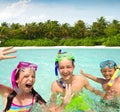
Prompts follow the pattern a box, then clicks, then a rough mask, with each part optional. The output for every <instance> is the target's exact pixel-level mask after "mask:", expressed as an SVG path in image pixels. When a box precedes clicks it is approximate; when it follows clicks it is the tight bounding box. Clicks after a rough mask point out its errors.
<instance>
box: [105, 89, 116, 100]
mask: <svg viewBox="0 0 120 112" xmlns="http://www.w3.org/2000/svg"><path fill="white" fill-rule="evenodd" d="M116 94H117V90H115V89H110V90H109V91H107V93H106V95H105V96H104V98H105V99H107V100H110V99H112V98H113V97H114V96H115V95H116Z"/></svg>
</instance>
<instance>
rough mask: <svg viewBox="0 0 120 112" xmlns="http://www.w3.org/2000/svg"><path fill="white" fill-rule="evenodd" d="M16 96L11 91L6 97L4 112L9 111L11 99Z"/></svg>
mask: <svg viewBox="0 0 120 112" xmlns="http://www.w3.org/2000/svg"><path fill="white" fill-rule="evenodd" d="M16 95H17V93H16V92H15V91H13V92H12V93H11V94H10V95H9V96H8V97H7V104H6V107H5V110H4V112H6V111H7V110H9V108H10V106H11V104H12V100H13V98H14V97H15V96H16Z"/></svg>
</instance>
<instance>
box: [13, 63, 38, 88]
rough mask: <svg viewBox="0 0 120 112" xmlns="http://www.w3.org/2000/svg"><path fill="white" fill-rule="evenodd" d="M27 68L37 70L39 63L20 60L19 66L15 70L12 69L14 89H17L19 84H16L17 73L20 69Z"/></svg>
mask: <svg viewBox="0 0 120 112" xmlns="http://www.w3.org/2000/svg"><path fill="white" fill-rule="evenodd" d="M25 68H30V69H33V70H35V71H36V70H37V65H36V64H33V63H29V62H19V64H18V65H17V68H15V69H14V70H13V71H12V75H11V82H12V87H13V89H15V90H16V89H17V85H16V79H15V78H16V73H17V71H18V70H21V69H25Z"/></svg>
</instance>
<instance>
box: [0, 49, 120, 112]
mask: <svg viewBox="0 0 120 112" xmlns="http://www.w3.org/2000/svg"><path fill="white" fill-rule="evenodd" d="M58 50H59V48H55V47H54V48H40V49H39V48H37V49H30V48H29V49H17V53H16V55H17V58H16V59H10V60H2V61H0V83H1V84H5V85H7V86H11V81H10V76H11V72H12V70H13V69H14V68H15V67H16V65H17V64H18V62H19V61H29V62H32V63H36V64H37V65H38V70H37V72H36V82H35V85H34V88H35V89H36V90H37V91H38V92H39V93H40V94H41V96H42V97H43V98H44V99H45V100H46V101H48V100H49V98H50V93H51V83H52V82H53V81H54V80H56V76H55V74H54V60H55V55H56V53H57V51H58ZM62 51H67V52H70V53H72V54H73V55H74V56H75V71H74V74H77V75H80V74H79V70H80V69H83V70H84V71H85V72H87V73H90V74H93V75H95V76H97V77H102V75H101V73H100V70H99V63H100V62H101V61H103V60H106V59H112V60H114V61H115V62H116V63H117V64H118V65H120V48H76V47H75V48H62ZM89 81H90V84H91V85H92V86H93V87H95V88H98V89H100V90H102V88H101V85H100V84H97V83H95V82H93V81H91V80H89ZM87 93H89V91H87ZM88 95H89V96H90V98H91V99H95V100H96V101H97V96H96V95H95V94H93V93H89V94H88ZM0 111H2V99H1V98H0Z"/></svg>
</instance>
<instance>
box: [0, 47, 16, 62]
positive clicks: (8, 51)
mask: <svg viewBox="0 0 120 112" xmlns="http://www.w3.org/2000/svg"><path fill="white" fill-rule="evenodd" d="M12 48H13V47H7V48H3V49H1V50H0V60H3V59H10V58H16V56H6V55H7V54H11V53H14V52H16V50H13V49H12ZM11 49H12V50H11Z"/></svg>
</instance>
